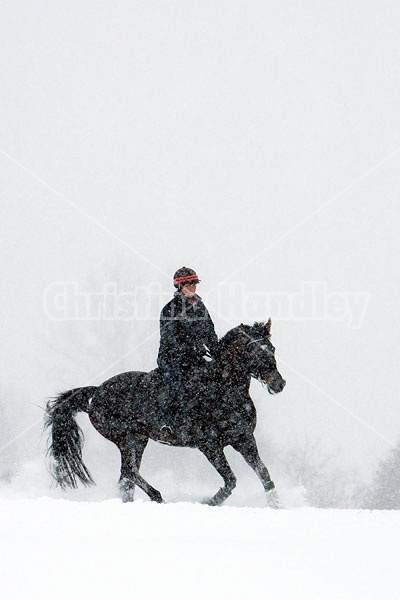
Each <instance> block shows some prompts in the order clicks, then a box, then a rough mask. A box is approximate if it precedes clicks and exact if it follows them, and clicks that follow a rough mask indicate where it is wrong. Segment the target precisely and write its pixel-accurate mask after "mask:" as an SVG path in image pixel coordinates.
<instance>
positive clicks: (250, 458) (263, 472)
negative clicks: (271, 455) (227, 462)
mask: <svg viewBox="0 0 400 600" xmlns="http://www.w3.org/2000/svg"><path fill="white" fill-rule="evenodd" d="M232 446H233V448H234V449H235V450H236V451H237V452H239V453H240V454H241V455H242V456H243V458H244V459H245V461H246V462H247V464H248V465H249V466H250V467H251V468H252V469H253V470H254V471H255V473H256V474H257V475H258V477H259V479H260V481H261V483H262V484H263V487H264V490H265V492H266V494H267V502H268V506H270V507H271V508H279V500H278V495H277V493H276V490H275V484H274V482H273V481H272V480H271V477H270V474H269V473H268V469H267V467H266V466H265V464H264V463H263V461H262V460H261V458H260V455H259V454H258V448H257V444H256V440H255V438H254V435H252V434H251V435H248V436H246V437H241V438H240V439H239V440H236V441H235V442H233V443H232Z"/></svg>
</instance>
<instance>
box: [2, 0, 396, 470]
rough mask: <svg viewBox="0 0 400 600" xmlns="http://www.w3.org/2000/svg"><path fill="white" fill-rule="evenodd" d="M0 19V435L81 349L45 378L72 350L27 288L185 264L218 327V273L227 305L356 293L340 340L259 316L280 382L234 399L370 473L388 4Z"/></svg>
mask: <svg viewBox="0 0 400 600" xmlns="http://www.w3.org/2000/svg"><path fill="white" fill-rule="evenodd" d="M1 13H2V14H1V19H0V39H1V40H2V51H1V54H0V61H1V71H0V89H1V94H0V107H1V128H0V181H1V187H0V198H1V205H0V206H1V208H0V210H1V213H0V227H1V230H0V231H1V238H0V239H1V252H0V261H1V271H2V274H3V285H2V303H1V318H2V329H3V330H2V339H3V344H2V348H1V356H0V361H1V365H2V381H3V386H4V388H5V389H6V390H8V391H10V392H12V393H14V394H16V398H15V399H14V401H15V402H17V400H18V399H19V401H20V403H22V405H23V406H25V404H23V403H26V407H27V408H26V411H25V410H22V409H21V413H22V414H24V417H23V418H22V419H21V421H20V422H16V423H13V424H12V425H10V431H9V432H8V431H6V432H5V434H4V433H3V434H2V435H5V437H8V434H10V435H11V433H13V434H15V433H16V432H18V431H19V429H20V426H22V425H23V426H25V425H28V424H29V423H30V422H32V420H34V419H35V418H36V417H39V418H40V410H39V409H38V408H37V407H36V406H34V405H40V404H42V402H43V398H44V397H45V396H46V395H52V394H54V393H56V392H57V391H58V390H59V388H58V387H57V389H54V388H55V386H60V387H63V386H65V385H69V386H70V387H75V386H77V385H82V384H83V383H84V380H83V379H84V378H85V377H86V375H85V360H86V358H85V356H78V355H77V357H76V359H77V362H79V366H78V365H77V366H76V368H75V369H73V367H72V366H71V365H70V364H69V365H68V366H67V365H66V364H64V363H63V362H62V361H63V357H61V356H60V360H59V363H58V364H59V370H58V371H56V372H55V373H54V371H53V372H50V371H51V368H50V367H48V368H47V369H46V365H48V364H50V363H48V361H49V359H50V355H51V358H52V359H53V361H54V359H55V360H56V362H57V356H54V353H53V351H51V350H50V348H49V345H48V337H49V336H50V337H54V338H57V340H58V343H59V348H62V347H65V349H66V351H68V349H69V346H70V345H71V339H70V337H69V336H68V335H67V334H66V333H65V329H63V328H62V326H61V325H60V324H55V323H53V322H49V320H48V318H47V317H46V315H45V314H44V311H43V294H44V290H45V289H46V287H47V286H48V285H50V284H51V283H52V282H54V281H62V280H67V281H77V282H78V283H79V284H81V285H83V286H84V285H85V282H86V281H87V278H89V279H90V278H91V274H92V273H93V272H94V271H95V270H96V269H98V267H99V263H100V265H101V264H103V265H105V266H104V268H105V270H106V271H107V268H108V267H107V265H109V264H110V262H112V261H113V260H115V257H116V256H117V257H122V259H123V261H124V264H125V265H129V266H128V267H125V269H128V270H126V272H125V274H126V275H127V274H130V276H131V277H132V281H134V282H135V284H140V285H148V284H149V283H151V282H153V281H158V282H161V284H162V286H163V288H164V291H165V292H168V291H169V290H171V286H170V281H169V279H168V277H170V276H171V275H172V273H173V272H174V271H175V269H176V268H177V267H179V266H181V265H183V264H187V265H189V266H192V267H194V268H196V269H197V270H198V272H199V274H200V276H201V278H202V280H203V283H202V285H201V290H200V289H199V291H200V293H201V294H202V295H203V296H205V297H207V291H211V290H213V293H211V294H210V296H209V297H207V301H208V304H209V306H210V309H211V312H212V314H213V317H214V319H215V323H216V326H217V330H218V332H219V333H220V334H221V335H222V334H223V333H224V332H225V331H226V330H227V329H229V328H230V327H232V326H234V325H236V324H238V323H239V322H240V321H242V320H246V317H247V315H245V314H238V315H237V318H235V319H233V321H234V322H232V323H227V322H226V321H224V320H223V319H222V318H221V315H220V314H218V313H219V312H221V310H220V308H221V307H219V306H218V302H217V293H216V291H215V288H216V286H217V285H218V283H219V282H220V281H221V280H223V279H225V278H228V279H229V278H230V276H231V274H232V273H234V275H233V276H232V278H231V279H230V280H231V281H233V282H238V283H240V284H243V285H244V286H245V289H246V291H247V292H263V293H264V294H267V293H271V292H275V293H289V294H293V293H296V292H300V290H301V286H302V283H304V282H316V281H318V282H324V284H325V285H326V286H327V289H328V291H329V292H336V293H343V292H366V293H368V294H369V298H370V300H369V304H368V307H367V313H366V315H365V318H364V320H363V322H362V326H361V328H358V329H350V328H349V327H348V326H347V323H346V321H343V320H342V321H337V322H334V321H329V320H309V321H299V320H294V319H291V320H286V321H282V320H276V321H275V322H274V325H273V341H274V343H275V345H276V347H277V353H278V359H279V358H281V359H282V362H281V363H280V365H281V372H282V373H283V375H284V376H285V378H286V379H287V381H288V385H287V387H286V389H285V392H284V394H282V395H281V396H279V397H274V398H273V399H272V398H270V397H268V398H265V397H264V393H263V391H262V390H261V389H260V388H259V387H257V385H256V384H255V385H254V386H253V387H254V398H255V399H256V402H257V407H258V409H259V414H260V420H261V419H262V423H263V425H262V426H261V427H262V431H263V434H265V435H267V436H270V437H271V438H273V439H276V440H277V441H280V442H282V443H284V444H291V443H292V442H293V441H294V440H295V439H296V438H298V437H300V438H301V437H302V436H307V435H312V436H317V437H321V438H322V439H323V440H326V443H327V446H328V447H329V448H330V449H333V448H338V449H339V452H340V456H341V458H342V459H343V461H344V463H345V464H346V465H348V466H352V467H356V468H360V469H363V470H364V471H368V469H369V468H370V465H373V464H374V461H375V460H376V458H377V457H378V456H380V455H382V453H384V452H385V451H386V450H388V449H389V448H390V443H394V442H395V441H396V440H397V438H398V437H399V435H400V427H399V425H398V423H399V419H398V417H399V409H398V386H397V372H396V369H397V367H398V325H399V317H398V310H397V299H398V264H397V263H398V249H399V241H398V231H399V223H398V214H399V208H398V202H399V187H400V186H399V180H398V172H399V167H400V151H399V148H400V135H399V117H398V106H399V105H400V97H399V96H400V84H399V64H400V56H399V54H400V44H399V41H398V30H399V18H400V8H399V5H398V3H397V2H394V1H387V2H379V3H378V2H372V1H367V2H361V1H359V2H348V1H346V2H344V1H340V0H339V1H337V2H317V1H305V2H301V3H294V2H288V1H280V2H267V1H265V2H261V1H259V2H257V1H248V2H236V1H229V2H228V1H226V2H225V1H215V0H214V1H212V2H209V1H203V2H193V1H185V2H182V1H181V2H179V1H177V2H163V1H158V2H155V1H148V2H137V1H133V2H132V1H129V2H128V1H126V2H113V3H109V2H104V1H96V2H94V1H88V0H80V1H79V2H77V1H72V2H71V1H70V2H57V3H54V2H50V1H46V0H45V1H41V2H35V3H31V2H28V1H21V2H3V3H2V8H1ZM396 152H397V153H396ZM386 159H387V160H386ZM342 192H343V193H342ZM325 203H326V204H327V206H326V207H325V208H323V209H322V210H320V211H319V212H316V211H318V210H319V208H320V207H322V206H323V205H324V204H325ZM314 213H315V214H314ZM311 215H313V216H311ZM309 217H310V218H309ZM303 221H304V222H303ZM276 240H278V241H277V243H276V244H274V242H275V241H276ZM270 246H271V247H270ZM151 265H153V266H151ZM163 273H164V274H166V275H163ZM171 291H172V290H171ZM213 294H214V296H213ZM268 316H269V315H268V314H266V315H261V317H260V318H267V317H268ZM272 317H274V314H272ZM146 327H147V329H146ZM146 327H145V326H144V325H143V324H140V325H138V329H137V331H140V332H141V335H142V334H143V336H144V337H146V335H147V334H148V333H151V332H152V331H153V330H154V329H157V323H156V322H151V323H148V324H146ZM129 328H130V329H129V331H133V329H134V325H132V324H130V325H129ZM142 332H143V333H142ZM100 335H101V330H100ZM135 343H136V342H135ZM144 352H145V355H146V357H148V358H147V360H148V363H147V365H148V366H147V368H149V369H150V368H152V367H153V366H154V361H155V356H156V352H157V339H156V338H152V340H151V341H150V342H149V344H148V346H146V347H145V350H144V348H142V349H141V351H140V352H139V353H138V354H137V356H136V355H135V354H132V362H131V366H130V368H132V369H135V368H143V364H142V363H143V361H144V359H143V353H144ZM117 358H118V356H115V360H117ZM283 361H285V362H284V363H283ZM139 363H140V365H139ZM52 364H54V362H53V363H52ZM61 365H62V366H61ZM103 366H104V365H103V364H101V365H100V366H99V369H98V371H101V370H102V368H103ZM293 369H294V370H293ZM118 370H120V369H119V368H118V365H117V366H116V367H115V368H114V369H111V372H110V373H107V375H106V376H109V375H111V374H113V373H114V372H118ZM61 371H62V376H61V374H60V372H61ZM78 374H79V378H78ZM92 374H93V372H91V373H90V375H92ZM103 378H106V377H103ZM78 379H79V380H78ZM58 381H59V383H58ZM315 386H317V387H318V388H320V389H317V388H316V387H315ZM321 390H322V391H321ZM323 392H324V393H325V394H324V393H323ZM326 394H328V395H329V396H330V398H329V397H328V396H327V395H326ZM337 403H339V404H340V405H342V406H339V404H337ZM3 410H4V407H3ZM6 410H7V407H6ZM10 410H11V409H10ZM38 411H39V412H38ZM349 411H350V412H351V413H354V414H353V415H352V414H350V413H349ZM16 414H17V413H15V415H16ZM15 415H14V413H13V412H12V411H11V412H10V414H9V420H10V419H11V421H13V418H14V416H15ZM369 426H371V427H373V428H374V429H375V430H376V432H373V431H371V429H370V428H369ZM6 441H8V439H7V440H6Z"/></svg>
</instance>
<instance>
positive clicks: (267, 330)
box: [265, 317, 271, 335]
mask: <svg viewBox="0 0 400 600" xmlns="http://www.w3.org/2000/svg"><path fill="white" fill-rule="evenodd" d="M265 331H266V332H267V335H270V333H271V317H270V318H269V319H268V321H267V323H265Z"/></svg>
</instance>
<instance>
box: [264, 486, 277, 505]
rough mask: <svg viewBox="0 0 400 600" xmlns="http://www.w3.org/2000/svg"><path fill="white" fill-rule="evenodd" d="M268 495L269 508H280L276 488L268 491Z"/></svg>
mask: <svg viewBox="0 0 400 600" xmlns="http://www.w3.org/2000/svg"><path fill="white" fill-rule="evenodd" d="M266 496H267V506H268V508H274V509H278V508H280V504H279V497H278V494H277V493H276V489H275V488H272V489H271V490H270V491H269V492H267V494H266Z"/></svg>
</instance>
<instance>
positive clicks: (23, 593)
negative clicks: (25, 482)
mask: <svg viewBox="0 0 400 600" xmlns="http://www.w3.org/2000/svg"><path fill="white" fill-rule="evenodd" d="M0 531H1V535H0V548H1V559H0V569H1V584H0V585H1V597H2V598H4V599H6V600H11V599H13V600H14V599H17V598H18V599H25V598H26V599H29V600H36V599H38V600H39V599H40V600H47V599H50V598H57V600H62V599H68V600H72V599H74V600H78V599H80V598H87V599H89V598H101V599H102V598H104V599H108V598H110V599H113V598H114V599H117V598H134V599H135V598H136V599H139V598H150V599H153V598H166V599H169V598H171V599H172V598H173V599H174V600H180V599H202V600H204V599H205V598H210V599H212V598H219V599H223V598H227V599H228V598H233V599H243V600H244V599H247V598H250V599H253V598H276V599H278V598H288V599H289V598H290V599H297V598H307V599H308V600H312V599H318V600H328V599H334V600H344V599H349V600H350V599H351V600H357V599H362V600H372V599H373V600H377V599H384V600H389V599H391V598H398V576H397V568H398V540H399V537H400V513H399V512H389V511H380V512H377V511H374V512H369V511H354V510H319V509H310V508H295V509H283V510H278V511H276V510H273V509H269V508H245V507H222V508H211V507H207V506H203V505H201V504H195V503H194V504H191V503H183V502H180V503H171V504H164V505H157V504H154V503H152V502H147V501H144V500H140V499H139V500H137V501H135V502H134V503H133V504H122V503H121V502H120V501H119V500H117V499H114V500H106V501H103V502H82V501H71V500H61V499H55V498H50V497H42V498H38V499H26V500H23V499H2V500H0Z"/></svg>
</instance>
